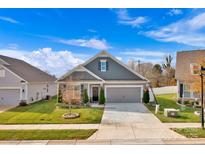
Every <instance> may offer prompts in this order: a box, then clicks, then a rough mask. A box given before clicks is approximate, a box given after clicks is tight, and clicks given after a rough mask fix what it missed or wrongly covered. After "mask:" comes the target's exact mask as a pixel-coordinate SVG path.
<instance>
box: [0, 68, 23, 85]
mask: <svg viewBox="0 0 205 154" xmlns="http://www.w3.org/2000/svg"><path fill="white" fill-rule="evenodd" d="M20 86H21V79H19V78H18V77H16V76H15V75H14V74H12V73H11V72H9V71H7V70H5V77H0V87H20Z"/></svg>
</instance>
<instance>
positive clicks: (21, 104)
mask: <svg viewBox="0 0 205 154" xmlns="http://www.w3.org/2000/svg"><path fill="white" fill-rule="evenodd" d="M26 105H28V104H27V102H26V101H24V100H22V101H21V102H20V103H19V106H26Z"/></svg>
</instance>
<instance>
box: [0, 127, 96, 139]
mask: <svg viewBox="0 0 205 154" xmlns="http://www.w3.org/2000/svg"><path fill="white" fill-rule="evenodd" d="M95 132H96V130H95V129H88V130H72V129H70V130H69V129H68V130H66V129H64V130H0V140H72V139H87V138H88V137H90V136H91V135H92V134H93V133H95Z"/></svg>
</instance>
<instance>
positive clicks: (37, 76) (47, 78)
mask: <svg viewBox="0 0 205 154" xmlns="http://www.w3.org/2000/svg"><path fill="white" fill-rule="evenodd" d="M0 59H2V60H3V61H5V62H6V63H8V64H9V65H7V64H3V65H4V66H5V67H6V68H8V69H9V70H11V71H12V72H13V73H15V74H17V75H18V76H20V77H21V78H23V79H24V80H26V81H28V82H54V81H55V80H56V78H55V77H54V76H52V75H49V74H48V73H46V72H44V71H42V70H40V69H38V68H36V67H34V66H32V65H30V64H28V63H26V62H25V61H23V60H19V59H14V58H10V57H6V56H3V55H0ZM1 64H2V63H1Z"/></svg>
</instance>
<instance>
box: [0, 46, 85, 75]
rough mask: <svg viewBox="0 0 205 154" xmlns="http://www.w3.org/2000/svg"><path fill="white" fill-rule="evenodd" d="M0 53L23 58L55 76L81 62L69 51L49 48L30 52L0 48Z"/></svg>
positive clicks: (81, 61)
mask: <svg viewBox="0 0 205 154" xmlns="http://www.w3.org/2000/svg"><path fill="white" fill-rule="evenodd" d="M0 54H2V55H5V56H9V57H13V58H17V59H21V60H24V61H26V62H28V63H30V64H31V65H34V66H36V67H38V68H40V69H41V70H44V71H48V72H49V73H51V74H55V75H56V76H57V77H59V76H61V75H63V74H64V73H66V72H67V71H68V70H70V69H72V68H73V67H75V66H77V65H79V64H81V63H83V61H84V60H85V59H81V58H79V57H80V56H79V55H78V56H79V57H78V56H76V55H75V54H73V53H72V52H71V51H68V50H63V51H53V50H52V49H51V48H42V49H39V50H35V51H32V52H27V51H20V50H9V49H0Z"/></svg>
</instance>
